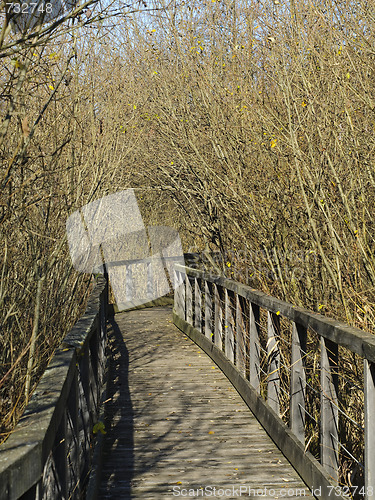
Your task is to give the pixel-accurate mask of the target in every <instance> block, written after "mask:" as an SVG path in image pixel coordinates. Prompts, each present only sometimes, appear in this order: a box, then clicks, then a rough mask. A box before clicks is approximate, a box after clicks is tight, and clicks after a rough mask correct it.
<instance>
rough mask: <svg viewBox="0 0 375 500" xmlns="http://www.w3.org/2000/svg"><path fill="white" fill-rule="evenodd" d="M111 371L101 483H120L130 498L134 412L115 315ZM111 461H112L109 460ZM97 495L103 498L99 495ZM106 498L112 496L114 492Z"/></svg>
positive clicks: (111, 331)
mask: <svg viewBox="0 0 375 500" xmlns="http://www.w3.org/2000/svg"><path fill="white" fill-rule="evenodd" d="M108 338H109V349H110V370H109V377H110V383H109V391H108V399H107V403H106V430H107V435H106V437H105V447H104V459H103V461H104V469H103V475H102V484H108V487H109V489H113V490H114V488H113V487H114V486H115V485H117V484H121V487H122V488H121V489H122V496H121V498H122V499H124V500H127V499H130V498H131V495H130V491H131V490H130V488H131V480H132V478H133V474H134V412H133V405H132V400H131V397H130V391H129V352H128V349H127V347H126V344H125V342H124V338H123V335H122V333H121V331H120V328H119V326H118V324H117V322H116V320H115V319H114V318H112V319H111V320H110V323H109V330H108ZM112 462H114V463H112ZM99 498H104V497H103V496H102V494H101V495H100V496H99ZM107 498H115V491H114V493H113V495H112V494H111V495H109V496H108V497H107Z"/></svg>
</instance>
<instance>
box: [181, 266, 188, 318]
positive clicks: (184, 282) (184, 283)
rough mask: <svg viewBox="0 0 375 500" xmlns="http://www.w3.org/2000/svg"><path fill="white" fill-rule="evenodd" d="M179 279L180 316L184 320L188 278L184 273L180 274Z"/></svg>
mask: <svg viewBox="0 0 375 500" xmlns="http://www.w3.org/2000/svg"><path fill="white" fill-rule="evenodd" d="M180 279H181V281H182V283H181V288H180V293H181V295H180V298H181V318H182V319H184V320H185V321H186V286H187V282H188V281H189V278H188V277H187V275H186V274H182V273H181V274H180Z"/></svg>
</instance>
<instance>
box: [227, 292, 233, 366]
mask: <svg viewBox="0 0 375 500" xmlns="http://www.w3.org/2000/svg"><path fill="white" fill-rule="evenodd" d="M230 294H231V292H228V290H224V297H225V332H224V333H225V341H224V343H225V355H226V357H227V358H228V359H229V361H231V362H232V363H234V353H235V346H234V319H233V314H232V308H231V300H232V297H231V295H230Z"/></svg>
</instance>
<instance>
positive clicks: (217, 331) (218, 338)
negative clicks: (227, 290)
mask: <svg viewBox="0 0 375 500" xmlns="http://www.w3.org/2000/svg"><path fill="white" fill-rule="evenodd" d="M213 296H214V315H215V317H214V343H215V345H216V347H218V348H219V349H223V308H222V306H221V296H220V291H219V287H218V286H216V285H215V284H214V285H213Z"/></svg>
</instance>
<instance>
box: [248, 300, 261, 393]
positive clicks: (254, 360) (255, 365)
mask: <svg viewBox="0 0 375 500" xmlns="http://www.w3.org/2000/svg"><path fill="white" fill-rule="evenodd" d="M259 320H260V310H259V306H257V305H256V304H253V303H252V302H250V303H249V332H250V345H249V349H250V351H249V365H250V366H249V372H250V384H251V385H252V386H253V387H254V389H255V390H256V392H257V393H258V394H259V393H260V347H259V346H260V343H259V328H260V326H259Z"/></svg>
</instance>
